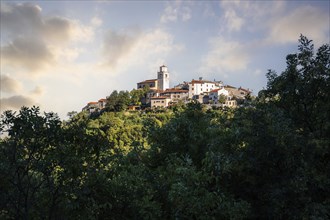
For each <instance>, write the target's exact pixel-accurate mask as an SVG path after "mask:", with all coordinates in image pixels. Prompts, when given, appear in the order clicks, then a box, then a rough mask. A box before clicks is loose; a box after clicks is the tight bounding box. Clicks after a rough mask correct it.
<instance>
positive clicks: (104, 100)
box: [99, 99, 107, 102]
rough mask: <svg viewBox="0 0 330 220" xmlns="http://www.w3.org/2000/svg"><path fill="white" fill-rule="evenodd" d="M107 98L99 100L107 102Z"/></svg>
mask: <svg viewBox="0 0 330 220" xmlns="http://www.w3.org/2000/svg"><path fill="white" fill-rule="evenodd" d="M106 101H107V99H100V100H99V102H106Z"/></svg>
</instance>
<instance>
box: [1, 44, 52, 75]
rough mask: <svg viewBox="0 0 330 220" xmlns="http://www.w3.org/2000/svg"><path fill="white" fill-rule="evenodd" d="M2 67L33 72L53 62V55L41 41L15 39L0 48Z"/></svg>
mask: <svg viewBox="0 0 330 220" xmlns="http://www.w3.org/2000/svg"><path fill="white" fill-rule="evenodd" d="M1 58H2V61H3V65H11V66H14V67H19V68H20V67H25V68H27V69H28V70H31V71H35V70H39V69H41V68H44V67H47V66H48V65H50V64H52V63H53V62H54V55H53V54H52V52H51V51H50V50H49V48H48V47H47V46H46V45H45V44H44V43H43V42H41V41H39V40H37V39H34V38H17V39H15V40H14V41H13V42H11V43H9V44H8V45H6V46H2V47H1Z"/></svg>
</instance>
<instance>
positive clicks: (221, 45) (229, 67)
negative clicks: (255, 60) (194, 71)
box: [200, 37, 249, 73]
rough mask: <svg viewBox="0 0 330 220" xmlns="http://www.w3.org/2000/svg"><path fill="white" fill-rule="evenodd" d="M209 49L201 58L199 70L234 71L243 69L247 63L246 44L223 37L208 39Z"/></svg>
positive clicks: (206, 71)
mask: <svg viewBox="0 0 330 220" xmlns="http://www.w3.org/2000/svg"><path fill="white" fill-rule="evenodd" d="M210 48H211V50H210V51H209V52H208V53H207V54H206V56H205V57H204V58H203V60H202V67H201V68H200V71H201V72H205V73H211V72H219V73H224V72H235V71H239V70H245V69H246V68H247V65H248V63H249V54H248V53H247V51H248V46H246V45H244V44H241V43H239V42H236V41H228V40H225V39H224V38H223V37H216V38H213V39H212V40H210Z"/></svg>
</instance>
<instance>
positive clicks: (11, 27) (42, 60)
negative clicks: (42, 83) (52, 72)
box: [0, 3, 100, 74]
mask: <svg viewBox="0 0 330 220" xmlns="http://www.w3.org/2000/svg"><path fill="white" fill-rule="evenodd" d="M0 12H1V14H0V16H1V36H2V37H3V41H2V42H1V43H2V45H1V58H2V60H3V61H4V64H5V65H6V67H7V68H9V67H13V68H17V67H19V70H20V71H22V70H27V71H28V72H29V73H30V74H31V73H32V74H36V73H40V72H42V71H43V72H46V71H44V70H45V69H46V68H48V67H50V66H51V67H54V66H56V65H59V64H62V61H68V60H69V61H72V60H74V59H75V58H77V57H78V56H79V53H80V52H81V51H82V50H79V49H78V48H76V47H77V46H76V45H74V44H76V43H78V42H91V41H92V39H93V38H94V31H95V28H96V26H95V23H99V24H100V20H95V19H94V23H93V24H91V25H89V26H88V25H83V24H81V23H80V22H79V21H77V20H73V19H68V18H65V17H59V16H52V17H49V16H43V15H42V9H41V8H40V6H38V5H35V4H32V3H16V4H7V3H1V11H0Z"/></svg>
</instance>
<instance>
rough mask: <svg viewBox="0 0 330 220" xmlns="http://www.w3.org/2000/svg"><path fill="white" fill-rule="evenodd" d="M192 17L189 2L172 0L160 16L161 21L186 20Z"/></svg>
mask: <svg viewBox="0 0 330 220" xmlns="http://www.w3.org/2000/svg"><path fill="white" fill-rule="evenodd" d="M191 17H192V10H191V8H190V7H189V2H183V1H172V2H168V3H167V6H166V7H165V9H164V12H163V14H162V16H161V18H160V21H161V22H162V23H167V22H175V21H178V20H179V21H188V20H190V18H191Z"/></svg>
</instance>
